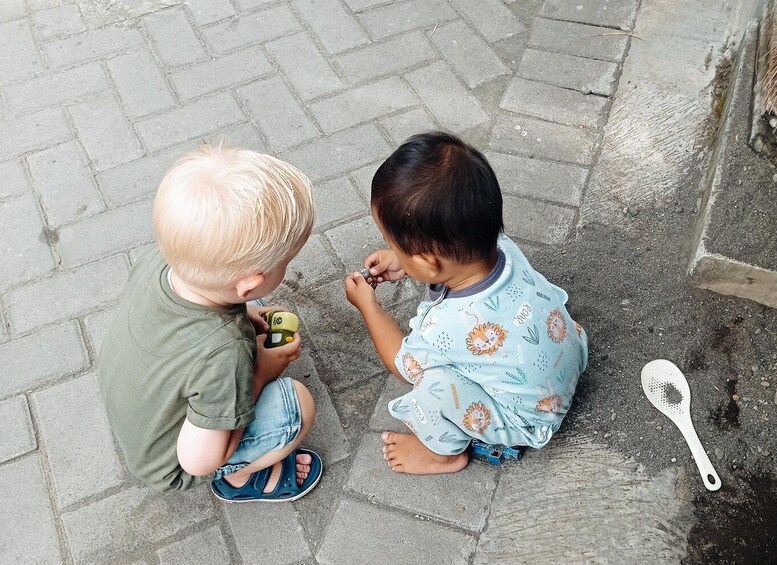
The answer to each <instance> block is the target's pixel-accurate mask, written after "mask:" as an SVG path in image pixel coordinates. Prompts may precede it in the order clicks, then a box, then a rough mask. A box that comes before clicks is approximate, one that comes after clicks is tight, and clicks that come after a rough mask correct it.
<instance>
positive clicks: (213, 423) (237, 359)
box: [186, 340, 255, 430]
mask: <svg viewBox="0 0 777 565" xmlns="http://www.w3.org/2000/svg"><path fill="white" fill-rule="evenodd" d="M254 356H255V353H254V352H253V351H252V350H251V348H250V347H249V344H248V343H247V342H245V341H244V340H235V341H231V342H229V343H227V344H225V345H222V346H221V347H220V348H218V349H216V350H215V351H213V352H212V353H210V354H209V355H207V356H206V357H204V358H203V359H202V360H201V361H200V362H199V363H198V364H197V367H196V369H195V371H194V373H193V374H192V375H191V377H190V381H189V382H190V387H189V390H188V391H187V395H188V401H189V407H188V409H187V412H186V417H187V419H188V420H189V421H190V422H191V423H192V424H194V425H195V426H197V427H199V428H205V429H209V430H235V429H238V428H243V427H245V426H247V425H248V424H250V423H251V422H252V421H253V420H254V397H253V370H254Z"/></svg>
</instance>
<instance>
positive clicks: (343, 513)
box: [316, 498, 475, 565]
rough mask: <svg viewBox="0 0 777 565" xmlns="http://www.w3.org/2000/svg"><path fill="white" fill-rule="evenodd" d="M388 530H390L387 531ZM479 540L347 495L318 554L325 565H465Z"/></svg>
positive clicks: (330, 525)
mask: <svg viewBox="0 0 777 565" xmlns="http://www.w3.org/2000/svg"><path fill="white" fill-rule="evenodd" d="M354 532H359V537H360V543H353V536H354ZM387 532H391V535H390V536H389V535H386V534H387ZM397 540H401V543H397ZM474 546H475V540H474V538H472V537H471V536H468V535H466V534H462V533H459V532H456V531H454V530H449V529H447V528H445V527H443V526H440V525H438V524H435V523H433V522H429V521H427V520H422V519H420V518H413V517H411V516H408V515H406V514H402V513H398V512H393V511H390V510H386V509H383V508H377V507H375V506H372V505H370V504H365V503H363V502H356V501H354V500H351V499H348V498H344V499H343V500H342V501H341V502H340V506H339V507H338V508H337V511H336V512H335V515H334V517H333V518H332V522H331V523H330V524H329V529H328V531H327V536H326V538H325V539H324V543H322V544H321V548H320V549H319V551H318V553H317V554H316V559H317V560H318V562H319V563H323V564H325V565H341V564H343V563H392V564H395V565H416V564H418V563H425V564H427V565H465V564H466V563H469V558H470V556H471V555H472V552H473V549H474Z"/></svg>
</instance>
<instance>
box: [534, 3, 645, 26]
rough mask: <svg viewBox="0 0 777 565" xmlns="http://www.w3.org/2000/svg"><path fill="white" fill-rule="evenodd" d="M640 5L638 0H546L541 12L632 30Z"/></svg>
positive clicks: (557, 16) (560, 17)
mask: <svg viewBox="0 0 777 565" xmlns="http://www.w3.org/2000/svg"><path fill="white" fill-rule="evenodd" d="M638 7H639V2H638V1H637V0H589V1H586V2H569V1H568V0H546V1H545V4H544V5H543V6H542V11H541V12H540V14H541V15H542V16H543V17H546V18H553V19H556V20H567V21H570V22H580V23H584V24H593V25H598V26H605V27H614V28H619V29H623V30H630V29H631V28H632V27H633V26H634V19H635V18H636V17H637V8H638Z"/></svg>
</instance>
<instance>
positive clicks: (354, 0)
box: [345, 0, 386, 12]
mask: <svg viewBox="0 0 777 565" xmlns="http://www.w3.org/2000/svg"><path fill="white" fill-rule="evenodd" d="M345 3H346V4H347V5H348V7H349V8H350V9H351V10H353V11H354V12H361V11H362V10H366V9H367V8H373V7H375V6H378V5H380V4H385V3H386V0H345Z"/></svg>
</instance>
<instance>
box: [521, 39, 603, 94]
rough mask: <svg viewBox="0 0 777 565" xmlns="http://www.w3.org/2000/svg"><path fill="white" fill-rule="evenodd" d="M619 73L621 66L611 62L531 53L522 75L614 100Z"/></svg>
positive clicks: (524, 64)
mask: <svg viewBox="0 0 777 565" xmlns="http://www.w3.org/2000/svg"><path fill="white" fill-rule="evenodd" d="M617 71H618V65H617V64H616V63H612V62H610V61H600V60H598V59H587V58H585V57H577V56H575V55H567V54H565V53H551V52H549V51H538V50H536V49H527V50H526V51H524V53H523V59H522V60H521V66H520V68H519V71H518V72H519V73H520V75H521V76H522V77H524V78H528V79H532V80H537V81H540V82H546V83H548V84H553V85H555V86H561V87H562V88H569V89H572V90H577V91H579V92H582V93H583V94H592V93H593V94H599V95H601V96H610V95H611V94H612V92H613V89H614V88H615V78H616V73H617Z"/></svg>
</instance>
